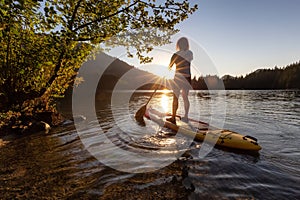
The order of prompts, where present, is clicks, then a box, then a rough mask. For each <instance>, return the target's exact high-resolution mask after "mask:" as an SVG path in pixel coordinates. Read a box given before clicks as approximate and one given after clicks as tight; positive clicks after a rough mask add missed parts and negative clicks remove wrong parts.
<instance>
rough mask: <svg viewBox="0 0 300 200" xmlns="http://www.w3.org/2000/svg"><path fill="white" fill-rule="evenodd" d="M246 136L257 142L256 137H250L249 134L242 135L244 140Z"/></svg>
mask: <svg viewBox="0 0 300 200" xmlns="http://www.w3.org/2000/svg"><path fill="white" fill-rule="evenodd" d="M247 138H249V139H252V140H254V141H255V142H257V139H256V138H255V137H252V136H250V135H246V136H244V137H243V139H244V140H246V139H247Z"/></svg>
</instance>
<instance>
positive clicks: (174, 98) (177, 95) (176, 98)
mask: <svg viewBox="0 0 300 200" xmlns="http://www.w3.org/2000/svg"><path fill="white" fill-rule="evenodd" d="M178 98H179V94H178V93H175V92H173V105H172V118H173V119H175V117H176V112H177V109H178Z"/></svg>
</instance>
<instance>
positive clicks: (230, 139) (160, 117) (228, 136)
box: [145, 108, 261, 151]
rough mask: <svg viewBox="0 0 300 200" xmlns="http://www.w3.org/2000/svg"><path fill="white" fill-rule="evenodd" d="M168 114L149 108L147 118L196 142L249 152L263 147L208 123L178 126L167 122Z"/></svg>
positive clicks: (183, 123) (190, 123) (190, 122)
mask: <svg viewBox="0 0 300 200" xmlns="http://www.w3.org/2000/svg"><path fill="white" fill-rule="evenodd" d="M167 116H168V114H166V113H162V112H160V111H158V110H156V109H153V108H148V109H147V110H146V113H145V117H146V118H147V119H150V120H152V121H154V122H156V123H157V124H159V125H160V126H162V127H166V128H169V129H171V130H173V131H175V132H178V133H181V134H184V135H187V136H190V137H192V138H194V140H196V141H199V142H202V141H204V140H205V141H206V142H209V143H212V144H216V145H217V146H220V147H226V148H232V149H238V150H247V151H259V150H261V146H260V145H259V144H258V142H257V139H256V138H254V137H251V136H248V135H246V136H244V135H242V134H239V133H236V132H234V131H230V130H223V129H218V128H216V127H212V126H210V125H209V124H208V123H205V122H201V121H196V120H193V119H190V120H189V122H188V123H185V122H183V121H181V120H180V119H177V120H176V125H175V124H173V123H171V122H168V121H166V117H167Z"/></svg>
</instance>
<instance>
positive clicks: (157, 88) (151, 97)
mask: <svg viewBox="0 0 300 200" xmlns="http://www.w3.org/2000/svg"><path fill="white" fill-rule="evenodd" d="M158 87H159V85H158V86H157V87H156V88H155V90H154V92H153V93H152V94H151V96H150V98H149V99H148V101H147V103H146V105H145V106H147V105H148V103H149V102H150V100H151V99H152V97H153V96H154V94H155V93H156V91H157V90H158Z"/></svg>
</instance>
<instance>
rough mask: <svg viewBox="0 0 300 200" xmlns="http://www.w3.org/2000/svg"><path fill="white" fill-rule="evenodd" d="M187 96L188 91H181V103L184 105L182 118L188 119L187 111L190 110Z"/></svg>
mask: <svg viewBox="0 0 300 200" xmlns="http://www.w3.org/2000/svg"><path fill="white" fill-rule="evenodd" d="M188 96H189V89H183V90H182V99H183V103H184V112H185V115H184V117H185V118H188V116H189V110H190V102H189V98H188Z"/></svg>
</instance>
